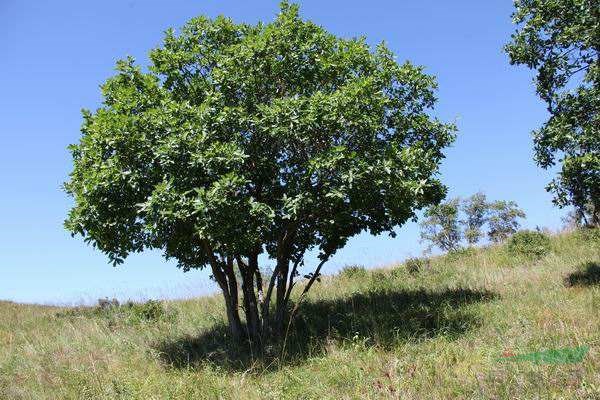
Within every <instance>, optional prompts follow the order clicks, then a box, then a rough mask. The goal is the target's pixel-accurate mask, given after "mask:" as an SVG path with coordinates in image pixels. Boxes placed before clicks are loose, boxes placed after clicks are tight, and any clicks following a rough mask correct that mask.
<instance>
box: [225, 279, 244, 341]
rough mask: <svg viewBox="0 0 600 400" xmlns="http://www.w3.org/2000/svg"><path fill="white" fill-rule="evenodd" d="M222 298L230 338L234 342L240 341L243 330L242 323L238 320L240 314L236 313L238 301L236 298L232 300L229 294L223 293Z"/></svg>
mask: <svg viewBox="0 0 600 400" xmlns="http://www.w3.org/2000/svg"><path fill="white" fill-rule="evenodd" d="M223 297H224V298H225V308H226V309H227V322H228V323H229V331H230V332H231V336H232V337H233V339H234V340H235V341H236V342H239V341H241V340H242V337H243V334H244V332H243V330H242V321H241V320H240V314H239V313H238V300H237V297H236V299H235V300H234V299H233V298H232V297H231V296H230V295H229V293H226V292H225V291H223Z"/></svg>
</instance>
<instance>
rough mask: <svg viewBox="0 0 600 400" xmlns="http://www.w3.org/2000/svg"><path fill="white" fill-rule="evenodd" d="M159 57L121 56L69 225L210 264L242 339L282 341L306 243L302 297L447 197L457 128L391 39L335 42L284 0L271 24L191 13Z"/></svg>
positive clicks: (120, 251)
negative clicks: (437, 110)
mask: <svg viewBox="0 0 600 400" xmlns="http://www.w3.org/2000/svg"><path fill="white" fill-rule="evenodd" d="M150 60H151V65H150V67H149V71H147V72H143V71H142V70H141V68H140V67H138V66H136V65H135V64H134V60H133V59H132V58H128V59H126V60H123V61H119V62H118V63H117V71H118V72H117V74H116V75H115V76H114V77H112V78H110V79H108V81H107V82H106V83H105V84H104V85H103V86H102V93H103V96H104V101H103V105H102V107H100V108H99V109H98V110H96V112H94V113H92V112H89V111H84V122H83V127H82V137H81V140H80V142H79V143H78V144H76V145H73V146H71V148H70V149H71V152H72V155H73V162H74V169H73V172H72V173H71V175H70V180H69V181H68V182H67V183H66V184H65V188H66V191H67V192H68V193H69V194H70V195H71V196H72V197H73V198H74V203H75V205H74V207H73V208H72V209H71V211H70V213H69V216H68V218H67V220H66V223H65V224H66V227H67V229H68V230H70V231H71V232H72V233H73V234H79V235H81V236H83V237H84V238H85V240H86V241H87V242H89V243H91V244H92V245H93V246H95V247H97V248H98V249H99V250H101V251H102V252H104V253H106V254H107V255H108V257H109V259H110V261H112V262H113V263H114V264H115V265H116V264H119V263H121V262H123V260H124V259H125V258H126V257H127V256H128V254H130V253H132V252H141V251H143V250H144V249H161V250H162V251H163V252H164V256H165V257H166V258H167V259H175V260H176V261H177V262H178V265H179V267H181V268H183V269H184V270H189V269H192V268H203V267H205V266H208V267H210V268H211V271H212V275H213V277H214V279H215V280H216V282H217V283H218V284H219V286H220V289H221V291H222V292H223V297H224V300H225V306H226V311H227V317H228V322H229V326H230V329H231V333H232V335H233V337H235V338H236V339H243V338H244V337H245V336H246V334H245V332H248V336H249V337H248V339H250V340H251V341H252V342H254V343H256V344H257V345H259V346H260V345H261V344H262V343H263V342H264V341H265V340H271V339H272V340H276V339H278V338H281V335H282V332H283V328H284V323H285V321H286V319H287V316H288V313H289V302H290V295H291V293H292V289H293V288H294V287H295V286H296V285H297V283H298V279H297V277H298V276H299V268H300V267H301V266H302V264H303V261H304V255H305V253H306V252H307V251H309V250H311V249H314V248H316V249H318V257H319V263H318V265H317V266H316V268H315V269H314V270H313V271H312V273H310V274H308V279H306V281H304V288H303V289H302V291H301V294H300V299H302V298H303V297H304V295H305V294H306V293H307V291H308V290H309V289H310V288H311V286H312V285H313V284H314V282H315V280H317V279H318V277H319V275H320V270H321V267H322V266H323V264H324V263H325V262H326V261H327V260H328V259H329V258H330V257H331V256H332V255H333V254H334V253H335V252H336V251H337V250H338V249H340V248H341V247H343V246H344V245H345V244H346V242H347V240H348V239H349V238H350V237H352V236H354V235H356V234H358V233H360V232H362V231H365V230H367V231H369V232H370V233H372V234H381V233H385V232H387V233H389V234H390V235H392V236H393V235H394V229H395V228H396V227H397V226H399V225H402V224H404V223H405V222H406V221H407V220H409V219H413V218H415V211H416V210H418V209H421V208H423V207H426V206H428V205H431V204H436V203H438V202H439V201H441V200H442V199H443V197H444V195H445V188H444V186H443V185H442V184H441V183H440V181H439V180H438V179H437V178H436V175H437V174H438V167H439V164H440V162H441V160H442V159H443V158H444V155H443V150H444V148H445V147H446V146H448V145H449V144H450V143H451V142H452V141H453V139H454V127H453V126H452V125H446V124H444V123H442V122H440V121H438V120H436V119H434V118H432V117H430V116H429V110H430V109H431V108H432V107H433V105H434V104H435V101H436V98H435V96H434V91H435V88H436V83H435V79H434V78H433V77H431V76H428V75H426V74H424V73H423V69H422V68H421V67H417V66H414V65H412V64H410V63H408V62H406V63H404V64H402V65H399V64H398V63H396V61H395V60H394V56H393V55H392V53H391V52H390V51H389V50H388V49H387V48H386V46H385V45H383V44H381V45H379V46H377V48H376V49H374V50H373V49H371V48H370V47H369V46H368V45H367V44H366V42H365V40H364V39H363V38H359V39H342V38H338V37H335V36H334V35H332V34H330V33H328V32H327V31H325V30H324V29H323V28H322V27H320V26H317V25H315V24H313V23H311V22H308V21H304V20H302V19H301V18H300V17H299V14H298V6H296V5H291V4H288V3H287V2H283V3H282V4H281V12H280V13H279V14H278V16H277V18H276V19H275V20H274V21H273V22H272V23H268V24H262V23H259V24H257V25H254V26H251V25H246V24H234V23H233V22H232V21H231V20H230V19H228V18H225V17H218V18H216V19H208V18H205V17H197V18H193V19H192V20H190V21H189V22H188V23H187V24H186V25H185V26H184V27H183V29H182V30H181V32H180V33H179V34H178V35H176V34H175V32H174V31H173V30H169V31H167V32H166V36H165V38H164V43H163V44H162V46H160V47H158V48H156V49H154V50H152V51H151V53H150ZM262 254H264V255H266V256H268V257H269V258H270V259H272V260H273V262H274V265H275V267H274V270H273V274H272V275H271V276H270V277H263V275H262V274H261V269H260V268H259V256H260V255H262ZM236 268H237V269H239V276H240V277H241V281H242V282H241V293H238V285H237V281H236V273H235V269H236ZM240 298H241V301H242V302H243V310H244V312H245V321H246V327H245V329H243V328H242V320H241V318H240V316H239V308H240V304H239V301H240ZM272 298H274V303H275V304H274V306H273V307H271V304H272V301H271V300H272ZM272 308H274V310H272ZM272 311H274V315H273V313H272Z"/></svg>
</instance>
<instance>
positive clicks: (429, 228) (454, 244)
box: [421, 192, 525, 251]
mask: <svg viewBox="0 0 600 400" xmlns="http://www.w3.org/2000/svg"><path fill="white" fill-rule="evenodd" d="M424 217H425V219H424V220H423V221H422V222H421V239H422V240H423V241H426V242H429V248H428V249H427V250H428V251H431V249H432V248H433V247H434V246H435V247H438V248H440V249H442V250H444V251H456V250H458V249H460V248H461V246H462V240H463V239H465V240H466V241H467V244H468V245H469V246H473V245H475V244H477V243H478V242H479V241H480V240H481V239H482V238H483V237H484V235H485V233H484V232H483V228H484V227H485V226H486V225H487V228H488V232H487V236H488V239H489V240H490V241H491V242H494V243H500V242H503V241H504V240H506V239H507V238H509V237H510V236H512V235H513V234H514V233H515V232H517V230H518V229H519V227H520V225H521V224H520V222H519V218H525V212H524V211H523V210H521V209H520V208H519V207H518V205H517V203H515V202H514V201H505V200H498V201H493V202H489V201H488V200H487V196H486V195H485V194H484V193H482V192H478V193H475V194H473V195H472V196H470V197H467V198H466V199H464V200H461V199H460V198H458V197H456V198H453V199H450V200H448V201H445V202H443V203H440V204H438V205H433V206H431V207H429V208H428V209H427V210H426V211H425V213H424Z"/></svg>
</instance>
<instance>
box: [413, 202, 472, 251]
mask: <svg viewBox="0 0 600 400" xmlns="http://www.w3.org/2000/svg"><path fill="white" fill-rule="evenodd" d="M459 211H460V199H458V198H455V199H451V200H448V201H446V202H444V203H441V204H438V205H433V206H431V207H429V208H428V209H427V210H426V211H425V220H423V222H421V239H422V240H424V241H428V242H430V247H429V250H431V248H432V247H433V246H437V247H439V248H440V249H442V250H444V251H452V250H457V249H458V248H459V247H460V242H461V240H462V232H461V229H460V225H459Z"/></svg>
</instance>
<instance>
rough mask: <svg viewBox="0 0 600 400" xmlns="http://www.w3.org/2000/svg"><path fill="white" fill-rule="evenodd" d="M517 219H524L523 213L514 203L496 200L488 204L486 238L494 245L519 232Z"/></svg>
mask: <svg viewBox="0 0 600 400" xmlns="http://www.w3.org/2000/svg"><path fill="white" fill-rule="evenodd" d="M519 218H525V212H524V211H523V210H521V209H520V208H519V207H518V206H517V203H515V202H514V201H505V200H498V201H495V202H493V203H491V204H490V216H489V219H488V227H489V231H488V237H489V238H490V240H491V241H492V242H494V243H500V242H503V241H505V240H506V239H508V238H509V237H510V236H512V235H513V234H514V233H515V232H516V231H518V230H519V226H520V225H521V224H520V223H519Z"/></svg>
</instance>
